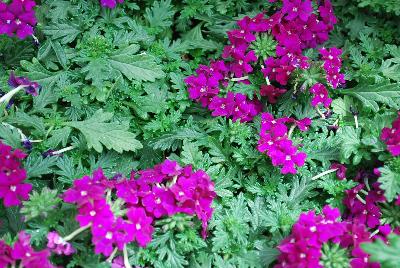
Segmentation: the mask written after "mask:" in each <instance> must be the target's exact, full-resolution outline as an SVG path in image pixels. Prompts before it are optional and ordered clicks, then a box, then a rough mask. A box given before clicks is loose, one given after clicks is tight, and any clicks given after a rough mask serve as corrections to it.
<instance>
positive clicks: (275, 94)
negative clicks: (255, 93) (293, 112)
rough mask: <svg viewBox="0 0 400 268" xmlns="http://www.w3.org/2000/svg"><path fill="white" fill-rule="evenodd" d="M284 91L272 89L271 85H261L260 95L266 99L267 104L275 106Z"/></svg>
mask: <svg viewBox="0 0 400 268" xmlns="http://www.w3.org/2000/svg"><path fill="white" fill-rule="evenodd" d="M286 91H287V90H286V89H284V88H278V87H274V86H273V85H261V89H260V95H261V96H265V97H267V98H268V102H269V103H271V104H275V103H276V102H277V101H278V98H279V97H280V96H282V95H283V94H285V93H286Z"/></svg>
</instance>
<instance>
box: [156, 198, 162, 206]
mask: <svg viewBox="0 0 400 268" xmlns="http://www.w3.org/2000/svg"><path fill="white" fill-rule="evenodd" d="M156 204H157V205H159V204H161V199H160V198H159V197H157V199H156Z"/></svg>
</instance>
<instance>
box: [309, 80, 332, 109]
mask: <svg viewBox="0 0 400 268" xmlns="http://www.w3.org/2000/svg"><path fill="white" fill-rule="evenodd" d="M310 92H311V94H313V98H312V100H311V105H312V106H314V107H316V106H318V104H323V105H324V107H325V108H329V106H330V105H331V103H332V99H331V98H329V95H328V90H327V89H326V87H325V86H324V85H323V84H321V83H316V84H315V85H313V86H312V87H311V88H310Z"/></svg>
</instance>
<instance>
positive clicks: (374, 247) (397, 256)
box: [361, 234, 400, 268]
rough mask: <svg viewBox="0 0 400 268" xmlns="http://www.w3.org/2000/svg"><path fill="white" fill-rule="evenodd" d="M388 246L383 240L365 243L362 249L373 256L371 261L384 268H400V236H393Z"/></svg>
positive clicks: (390, 237) (390, 236) (389, 238)
mask: <svg viewBox="0 0 400 268" xmlns="http://www.w3.org/2000/svg"><path fill="white" fill-rule="evenodd" d="M388 240H389V243H388V244H386V243H385V242H383V241H382V240H381V239H376V240H375V241H374V242H373V243H363V244H361V248H362V249H363V250H364V251H365V252H367V253H369V254H371V258H370V260H371V261H373V262H379V263H380V265H381V267H382V268H398V267H399V263H400V236H399V235H395V234H391V235H389V237H388Z"/></svg>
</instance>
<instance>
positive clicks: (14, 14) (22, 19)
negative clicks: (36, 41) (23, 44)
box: [0, 0, 37, 39]
mask: <svg viewBox="0 0 400 268" xmlns="http://www.w3.org/2000/svg"><path fill="white" fill-rule="evenodd" d="M35 6H36V3H35V1H33V0H13V1H12V2H11V3H10V4H6V3H3V2H0V34H7V35H8V36H10V37H12V36H14V35H16V36H17V37H18V38H20V39H25V38H26V37H28V36H30V35H33V27H35V25H36V23H37V21H36V17H35V11H34V7H35Z"/></svg>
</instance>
